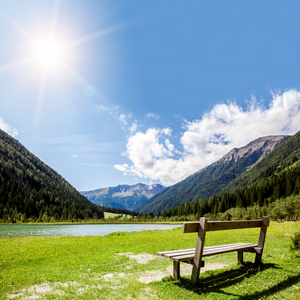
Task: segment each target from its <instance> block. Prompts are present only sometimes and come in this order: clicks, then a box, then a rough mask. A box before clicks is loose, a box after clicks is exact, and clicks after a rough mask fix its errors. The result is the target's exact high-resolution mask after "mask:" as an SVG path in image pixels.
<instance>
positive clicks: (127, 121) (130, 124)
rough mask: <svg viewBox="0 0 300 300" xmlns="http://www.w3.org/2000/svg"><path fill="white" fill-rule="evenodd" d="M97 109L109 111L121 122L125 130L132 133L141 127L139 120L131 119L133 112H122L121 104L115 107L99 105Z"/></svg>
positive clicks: (98, 110) (102, 111) (100, 111)
mask: <svg viewBox="0 0 300 300" xmlns="http://www.w3.org/2000/svg"><path fill="white" fill-rule="evenodd" d="M96 111H97V112H98V113H108V114H110V115H111V117H113V118H114V119H115V120H117V121H118V122H119V123H120V127H121V129H122V130H123V131H128V132H129V133H130V134H133V133H135V132H136V131H137V128H138V127H139V124H138V121H137V120H134V121H131V118H132V114H131V113H130V114H128V115H126V114H123V113H121V108H120V106H115V107H106V106H104V105H97V106H96Z"/></svg>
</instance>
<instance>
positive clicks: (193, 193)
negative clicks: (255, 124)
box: [138, 136, 289, 213]
mask: <svg viewBox="0 0 300 300" xmlns="http://www.w3.org/2000/svg"><path fill="white" fill-rule="evenodd" d="M287 138H289V136H267V137H262V138H259V139H256V140H254V141H252V142H251V143H249V144H248V145H246V146H245V147H242V148H234V149H232V150H231V151H230V152H228V153H227V154H226V155H224V156H223V157H222V158H221V159H220V160H218V161H217V162H215V163H213V164H211V165H209V166H208V167H206V168H204V169H202V170H200V171H198V172H196V173H194V174H193V175H191V176H189V177H188V178H186V179H184V180H183V181H181V182H179V183H177V184H175V185H173V186H171V187H169V188H167V189H165V190H164V191H163V192H162V193H159V194H157V195H155V196H154V197H152V198H151V199H149V200H148V201H147V202H145V203H144V204H143V205H141V206H140V207H139V209H138V211H139V212H142V213H148V212H151V211H153V212H154V213H158V212H159V211H162V210H164V209H166V208H172V207H175V206H178V205H180V204H182V203H187V202H193V201H196V200H199V199H204V198H208V197H210V196H213V195H216V194H218V193H219V192H220V191H221V190H222V189H224V188H225V187H226V186H227V185H228V184H229V183H230V182H231V181H233V180H234V179H236V178H237V177H239V176H240V175H242V174H243V173H245V172H246V171H248V170H249V169H251V168H252V167H253V166H254V165H255V164H257V163H258V162H259V161H261V160H262V159H263V158H264V157H265V156H266V155H267V154H269V153H270V152H271V151H272V150H273V149H275V148H276V147H277V146H278V145H280V144H281V143H282V142H283V141H285V140H286V139H287Z"/></svg>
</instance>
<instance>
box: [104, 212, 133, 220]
mask: <svg viewBox="0 0 300 300" xmlns="http://www.w3.org/2000/svg"><path fill="white" fill-rule="evenodd" d="M118 217H122V219H124V220H127V219H131V218H132V217H131V215H125V214H115V213H111V212H104V219H111V218H113V219H114V218H118Z"/></svg>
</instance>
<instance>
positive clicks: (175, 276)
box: [173, 260, 180, 280]
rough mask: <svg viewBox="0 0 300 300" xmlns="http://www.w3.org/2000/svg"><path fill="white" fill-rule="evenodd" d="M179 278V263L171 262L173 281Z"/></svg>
mask: <svg viewBox="0 0 300 300" xmlns="http://www.w3.org/2000/svg"><path fill="white" fill-rule="evenodd" d="M179 278H180V262H179V261H175V260H173V279H174V280H178V279H179Z"/></svg>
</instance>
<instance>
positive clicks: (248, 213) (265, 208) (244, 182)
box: [161, 132, 300, 219]
mask: <svg viewBox="0 0 300 300" xmlns="http://www.w3.org/2000/svg"><path fill="white" fill-rule="evenodd" d="M226 190H228V192H226ZM230 191H231V192H230ZM299 194H300V132H298V133H297V134H295V135H294V136H292V137H291V138H289V139H288V140H286V141H285V142H284V143H282V144H281V145H280V146H278V147H277V148H276V149H275V150H273V151H272V152H271V153H270V154H269V155H268V156H266V157H265V158H264V159H263V160H262V161H261V162H259V163H258V164H257V165H256V166H254V167H253V168H252V169H251V170H249V171H248V172H246V173H245V174H244V175H242V176H241V177H239V178H237V179H236V180H235V181H234V182H232V184H230V185H228V188H226V189H224V190H223V192H222V193H220V195H219V196H212V197H210V198H206V199H199V200H198V201H195V202H192V203H186V204H183V205H180V206H178V207H175V208H173V209H167V210H164V211H163V212H161V215H162V216H164V217H172V216H177V217H178V216H179V217H180V216H188V215H197V216H198V217H200V216H203V215H207V214H209V215H210V217H213V218H221V219H222V218H223V219H227V218H232V217H233V216H234V217H235V218H257V217H260V216H261V215H266V214H268V215H269V216H271V217H273V218H274V219H281V218H288V219H298V218H299V217H300V196H299Z"/></svg>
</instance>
